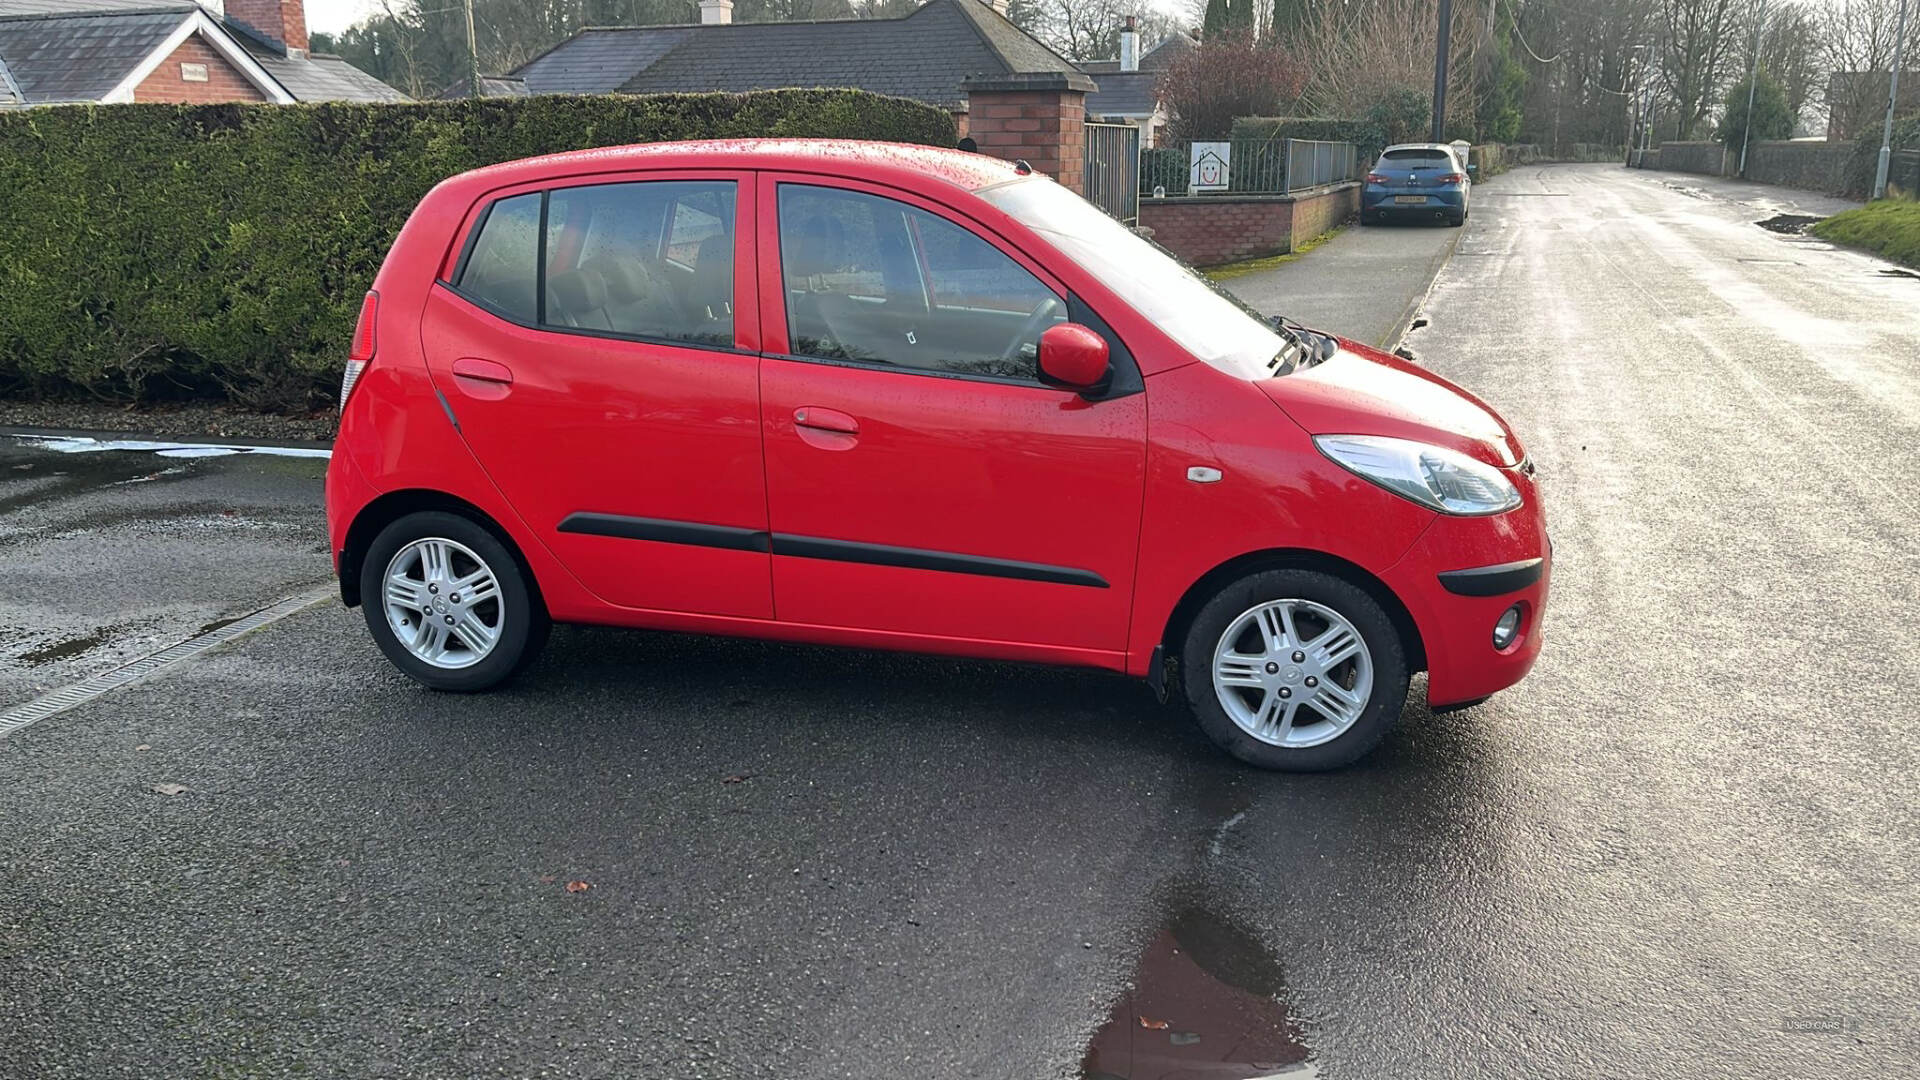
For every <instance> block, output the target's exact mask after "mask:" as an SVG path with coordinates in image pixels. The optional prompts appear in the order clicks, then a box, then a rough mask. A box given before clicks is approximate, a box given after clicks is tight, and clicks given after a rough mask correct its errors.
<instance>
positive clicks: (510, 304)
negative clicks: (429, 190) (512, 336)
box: [454, 192, 540, 323]
mask: <svg viewBox="0 0 1920 1080" xmlns="http://www.w3.org/2000/svg"><path fill="white" fill-rule="evenodd" d="M539 250H540V193H539V192H533V193H531V194H527V195H515V196H513V197H512V198H509V199H501V200H500V201H499V202H497V203H494V204H493V206H492V208H491V209H489V210H488V211H487V216H486V220H485V221H483V222H481V224H480V235H479V236H477V237H475V238H474V241H473V249H472V250H471V251H470V252H468V254H467V263H466V265H465V266H464V267H462V268H461V271H460V280H459V281H457V282H455V283H454V284H455V286H456V287H458V288H459V290H460V292H461V293H462V294H464V295H465V296H467V297H468V298H470V299H472V300H475V301H477V302H479V303H481V304H484V305H486V306H487V307H490V308H492V309H493V310H494V311H496V312H498V313H500V314H501V315H503V316H505V317H507V318H509V319H513V320H515V321H516V322H524V323H531V322H533V321H534V319H535V318H537V317H538V308H537V304H536V300H535V298H536V297H537V296H538V295H539V294H538V292H537V289H538V288H539V267H538V265H537V264H538V263H539V261H540V255H539Z"/></svg>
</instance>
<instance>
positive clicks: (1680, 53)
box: [1657, 0, 1751, 139]
mask: <svg viewBox="0 0 1920 1080" xmlns="http://www.w3.org/2000/svg"><path fill="white" fill-rule="evenodd" d="M1657 12H1658V16H1659V21H1658V27H1659V29H1660V31H1661V39H1662V40H1661V43H1660V76H1661V80H1662V82H1663V83H1664V84H1665V88H1666V92H1667V95H1668V96H1669V97H1670V98H1671V99H1672V104H1673V109H1672V112H1671V114H1670V115H1671V117H1672V119H1673V137H1674V138H1676V139H1686V138H1691V137H1692V136H1693V135H1694V134H1695V132H1696V130H1697V129H1698V128H1699V127H1700V122H1701V121H1702V120H1705V119H1706V117H1707V113H1708V112H1709V111H1711V110H1712V108H1713V104H1714V101H1715V100H1716V99H1717V98H1718V97H1719V96H1720V91H1721V89H1722V88H1723V87H1724V86H1725V84H1726V82H1727V81H1728V76H1729V74H1730V71H1731V69H1732V68H1733V67H1734V66H1736V65H1737V62H1738V58H1739V56H1740V55H1741V50H1740V48H1739V40H1738V39H1739V31H1740V28H1741V26H1742V25H1743V16H1744V15H1745V14H1746V12H1745V10H1744V6H1743V5H1742V4H1741V3H1740V2H1739V0H1658V4H1657ZM1745 25H1751V24H1750V23H1747V24H1745Z"/></svg>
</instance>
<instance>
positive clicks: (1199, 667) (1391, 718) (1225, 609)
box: [1180, 570, 1410, 772]
mask: <svg viewBox="0 0 1920 1080" xmlns="http://www.w3.org/2000/svg"><path fill="white" fill-rule="evenodd" d="M1281 608H1284V610H1285V611H1286V615H1285V617H1284V618H1279V619H1276V621H1275V622H1274V623H1272V624H1271V625H1275V626H1281V627H1285V628H1287V629H1286V630H1284V631H1283V632H1282V636H1281V639H1280V640H1278V641H1275V640H1274V639H1272V638H1270V637H1269V636H1268V634H1267V633H1266V632H1265V627H1266V626H1268V625H1269V624H1268V623H1265V622H1263V621H1262V619H1263V617H1264V616H1263V615H1262V614H1261V613H1262V612H1268V611H1274V610H1276V609H1281ZM1249 620H1252V621H1249ZM1336 631H1338V632H1339V633H1341V634H1347V633H1351V634H1353V635H1356V636H1357V637H1358V640H1359V643H1360V644H1359V647H1358V648H1357V649H1353V650H1352V651H1350V652H1349V653H1347V654H1346V656H1345V657H1343V658H1341V659H1339V660H1338V661H1337V663H1336V664H1334V665H1332V666H1324V665H1322V664H1321V662H1320V660H1321V657H1322V656H1323V655H1325V654H1326V653H1328V652H1332V653H1338V652H1339V651H1340V647H1341V646H1342V645H1344V638H1342V637H1335V638H1329V637H1327V636H1326V635H1328V634H1333V633H1335V632H1336ZM1229 635H1232V636H1231V637H1229ZM1288 635H1291V637H1290V638H1289V637H1288ZM1180 648H1181V652H1180V678H1181V683H1182V690H1183V692H1184V693H1185V695H1186V698H1187V704H1188V706H1189V707H1190V708H1191V709H1192V711H1193V715H1194V718H1195V720H1197V721H1198V722H1199V724H1200V729H1201V730H1202V731H1204V732H1205V733H1206V734H1207V737H1208V738H1210V739H1212V740H1213V742H1214V743H1215V744H1216V745H1217V746H1219V747H1220V748H1221V749H1222V750H1225V751H1226V752H1227V753H1229V754H1232V755H1233V756H1234V757H1236V758H1239V759H1240V760H1241V761H1244V762H1246V763H1247V764H1249V765H1254V766H1258V767H1259V768H1263V769H1275V770H1281V771H1286V772H1319V771H1323V770H1327V769H1337V768H1341V767H1343V766H1346V765H1350V764H1352V763H1353V762H1355V761H1357V760H1359V759H1360V758H1361V757H1363V756H1365V755H1366V754H1367V753H1368V752H1369V751H1371V750H1372V749H1373V748H1374V747H1376V746H1378V745H1379V744H1380V741H1381V740H1382V739H1384V738H1386V737H1387V733H1388V732H1389V731H1391V730H1392V729H1393V725H1394V724H1395V723H1396V722H1398V720H1399V718H1400V710H1401V708H1402V706H1403V705H1404V704H1405V703H1406V698H1407V682H1408V678H1409V674H1410V673H1409V671H1408V669H1407V656H1406V649H1405V647H1404V646H1403V645H1402V644H1401V641H1400V635H1399V632H1398V631H1397V630H1395V628H1394V625H1393V620H1392V619H1391V618H1389V617H1388V615H1387V613H1386V611H1385V610H1384V609H1383V608H1382V607H1381V606H1380V604H1379V602H1378V601H1376V600H1375V599H1374V598H1373V597H1372V596H1371V595H1369V594H1368V593H1367V591H1366V590H1364V589H1362V588H1360V587H1359V586H1357V585H1354V584H1353V583H1352V582H1349V581H1346V580H1345V579H1343V578H1338V577H1335V576H1333V575H1331V574H1323V573H1320V572H1318V571H1312V570H1267V571H1263V572H1261V573H1257V574H1253V575H1251V576H1248V577H1244V578H1241V579H1240V580H1239V581H1236V582H1234V583H1233V584H1231V585H1228V586H1227V587H1226V588H1224V589H1221V590H1220V592H1219V593H1217V594H1215V596H1214V597H1213V599H1211V600H1209V601H1207V603H1206V605H1205V606H1203V607H1202V608H1201V609H1200V611H1199V612H1198V613H1197V614H1196V615H1195V616H1194V618H1193V622H1192V623H1191V625H1190V626H1189V627H1188V628H1187V632H1186V636H1185V639H1184V640H1183V641H1182V642H1181V643H1180ZM1255 649H1259V650H1264V652H1265V655H1264V656H1260V660H1259V662H1258V663H1256V664H1249V663H1248V661H1249V660H1251V659H1253V657H1254V656H1256V655H1259V654H1258V653H1256V652H1255ZM1216 660H1219V661H1220V663H1219V664H1216ZM1216 668H1219V669H1222V670H1225V669H1229V668H1230V669H1233V670H1234V671H1235V672H1242V673H1243V674H1234V675H1231V676H1228V678H1230V679H1241V678H1259V679H1260V680H1261V683H1262V685H1260V686H1257V687H1256V686H1252V685H1228V684H1227V683H1223V682H1220V681H1217V680H1216ZM1276 669H1277V670H1276ZM1315 679H1323V680H1324V682H1317V683H1315V682H1311V680H1315ZM1335 687H1337V689H1338V690H1340V691H1342V692H1343V696H1340V697H1335V696H1333V695H1331V694H1329V693H1328V692H1327V691H1328V689H1331V688H1335ZM1287 689H1290V690H1291V691H1293V692H1294V694H1295V695H1296V696H1297V697H1298V700H1293V698H1289V701H1292V708H1291V710H1288V711H1287V712H1286V715H1285V720H1284V723H1285V724H1286V725H1288V726H1286V727H1285V728H1284V730H1283V731H1282V730H1279V729H1276V727H1273V726H1266V727H1262V726H1261V724H1260V723H1259V721H1260V719H1261V718H1263V717H1267V716H1269V715H1274V716H1276V718H1277V713H1278V710H1279V709H1280V708H1281V707H1282V706H1284V705H1285V704H1286V703H1285V702H1279V698H1280V697H1281V692H1282V690H1287ZM1362 691H1364V694H1363V696H1362ZM1356 696H1360V697H1361V700H1359V702H1358V704H1357V705H1356V704H1353V703H1352V702H1351V700H1350V699H1352V698H1354V697H1356ZM1229 697H1231V698H1233V699H1235V700H1237V701H1238V702H1239V703H1240V704H1239V705H1238V706H1237V707H1235V706H1230V705H1229V704H1228V699H1229ZM1323 701H1324V702H1328V703H1330V704H1331V706H1332V707H1331V708H1328V707H1327V706H1326V705H1321V704H1319V703H1320V702H1323ZM1256 702H1257V704H1256ZM1230 707H1231V708H1233V710H1234V711H1233V712H1229V709H1230ZM1322 708H1327V709H1328V711H1326V712H1321V711H1320V710H1321V709H1322ZM1336 713H1345V714H1346V715H1345V716H1336ZM1250 720H1251V721H1253V722H1252V723H1251V724H1250V723H1249V721H1250ZM1322 725H1325V726H1322ZM1255 728H1260V729H1261V730H1262V732H1263V734H1258V735H1257V734H1255V730H1254V729H1255ZM1276 734H1280V735H1281V738H1280V740H1278V741H1276V740H1275V738H1274V736H1275V735H1276Z"/></svg>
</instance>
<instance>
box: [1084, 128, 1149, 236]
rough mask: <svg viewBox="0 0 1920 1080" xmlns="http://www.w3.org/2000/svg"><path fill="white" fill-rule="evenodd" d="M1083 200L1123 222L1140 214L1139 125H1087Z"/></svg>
mask: <svg viewBox="0 0 1920 1080" xmlns="http://www.w3.org/2000/svg"><path fill="white" fill-rule="evenodd" d="M1086 190H1087V201H1088V202H1090V203H1092V204H1093V205H1095V206H1097V207H1099V208H1100V209H1102V210H1105V211H1106V212H1107V213H1109V214H1112V215H1113V216H1114V217H1117V218H1119V219H1120V220H1121V221H1124V222H1126V223H1127V224H1129V225H1131V224H1133V223H1134V222H1135V221H1136V220H1137V219H1138V218H1139V217H1140V129H1139V128H1137V127H1134V126H1133V125H1132V124H1088V125H1087V172H1086Z"/></svg>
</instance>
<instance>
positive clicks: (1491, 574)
mask: <svg viewBox="0 0 1920 1080" xmlns="http://www.w3.org/2000/svg"><path fill="white" fill-rule="evenodd" d="M1545 567H1546V560H1544V559H1521V560H1520V561H1519V562H1510V563H1500V564H1499V565H1497V566H1476V567H1474V568H1473V569H1471V570H1448V571H1447V572H1446V573H1444V574H1441V575H1440V584H1441V585H1443V586H1445V587H1446V590H1447V591H1448V592H1450V593H1453V594H1455V595H1458V596H1505V595H1506V594H1507V593H1511V592H1519V591H1520V590H1521V589H1524V588H1526V587H1527V586H1529V585H1532V584H1533V583H1534V582H1536V581H1539V580H1540V574H1541V571H1542V570H1543V569H1544V568H1545Z"/></svg>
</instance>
